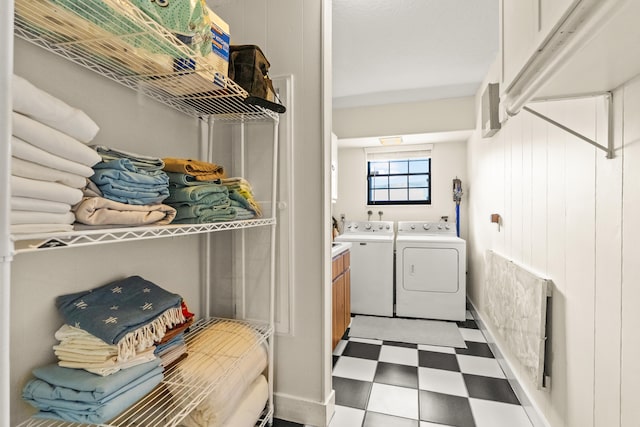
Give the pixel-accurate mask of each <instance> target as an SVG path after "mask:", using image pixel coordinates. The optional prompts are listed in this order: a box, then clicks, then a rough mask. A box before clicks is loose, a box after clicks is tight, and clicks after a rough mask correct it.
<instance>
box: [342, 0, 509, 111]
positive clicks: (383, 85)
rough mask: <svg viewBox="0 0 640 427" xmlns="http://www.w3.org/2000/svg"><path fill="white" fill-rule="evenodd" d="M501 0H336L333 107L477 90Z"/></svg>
mask: <svg viewBox="0 0 640 427" xmlns="http://www.w3.org/2000/svg"><path fill="white" fill-rule="evenodd" d="M498 1H499V0H333V40H332V44H333V107H334V108H345V107H358V106H365V105H381V104H389V103H400V102H411V101H420V100H429V99H441V98H453V97H460V96H470V95H473V94H475V92H476V91H477V89H478V88H479V86H480V83H481V82H482V80H483V78H484V77H485V75H486V73H487V70H488V69H489V66H490V64H491V63H492V62H493V60H494V59H495V55H496V53H497V51H498Z"/></svg>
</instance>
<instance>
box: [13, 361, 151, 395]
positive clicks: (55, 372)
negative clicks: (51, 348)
mask: <svg viewBox="0 0 640 427" xmlns="http://www.w3.org/2000/svg"><path fill="white" fill-rule="evenodd" d="M160 372H162V367H161V366H160V360H159V359H156V360H152V361H151V362H147V363H143V364H141V365H136V366H133V367H131V368H128V369H121V370H120V371H118V372H116V373H115V374H111V375H108V376H106V377H103V376H100V375H95V374H92V373H90V372H87V371H85V370H84V369H71V368H63V367H60V366H58V365H57V364H51V365H47V366H43V367H40V368H37V369H34V371H33V375H34V376H35V377H36V378H35V379H33V380H31V381H29V382H28V383H27V384H26V385H25V387H24V389H23V391H22V396H23V397H24V398H25V399H31V400H42V399H45V400H59V399H61V400H71V401H75V402H86V403H99V404H103V403H106V402H108V401H110V400H112V399H113V398H115V397H117V396H118V395H119V394H122V393H124V392H126V391H128V390H129V389H131V388H133V387H137V386H138V385H139V384H142V383H144V382H145V381H146V380H147V379H149V378H151V377H154V376H156V375H157V374H158V373H160Z"/></svg>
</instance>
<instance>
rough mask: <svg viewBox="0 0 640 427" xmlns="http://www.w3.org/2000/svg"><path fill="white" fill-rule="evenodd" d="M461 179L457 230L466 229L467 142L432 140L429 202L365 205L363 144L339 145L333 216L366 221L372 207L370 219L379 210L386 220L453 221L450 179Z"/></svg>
mask: <svg viewBox="0 0 640 427" xmlns="http://www.w3.org/2000/svg"><path fill="white" fill-rule="evenodd" d="M456 177H458V178H459V179H461V180H462V189H463V192H464V193H465V194H464V195H463V198H462V203H461V204H460V218H461V221H460V230H461V231H460V234H461V235H462V237H464V236H465V235H466V230H467V226H466V224H467V214H466V212H467V206H468V200H469V199H468V197H467V188H468V187H467V186H468V182H467V143H466V141H450V142H442V143H436V144H433V149H432V151H431V183H432V189H431V198H432V202H431V204H430V205H419V206H411V205H396V206H367V161H366V157H365V151H364V149H363V148H342V149H338V200H337V201H336V203H334V204H333V209H332V213H333V216H334V217H335V218H336V219H337V220H338V221H339V220H340V215H341V214H345V216H346V219H347V220H351V221H366V220H367V211H368V210H371V211H373V216H372V217H371V219H372V220H378V218H379V217H378V211H382V212H383V216H382V219H383V220H385V221H412V220H413V221H439V220H440V217H441V216H444V215H446V216H448V217H449V222H451V223H452V224H455V219H456V213H455V203H454V202H453V182H452V181H453V179H454V178H456Z"/></svg>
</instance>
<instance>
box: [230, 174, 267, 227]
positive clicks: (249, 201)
mask: <svg viewBox="0 0 640 427" xmlns="http://www.w3.org/2000/svg"><path fill="white" fill-rule="evenodd" d="M221 183H222V185H224V186H226V187H227V188H228V189H229V198H230V199H231V206H234V207H235V208H236V210H238V212H239V216H240V215H242V216H243V218H238V219H249V218H254V217H261V216H262V209H260V205H259V204H258V202H256V200H255V197H254V195H253V189H252V188H251V184H250V183H249V181H247V180H246V179H244V178H242V177H235V178H225V179H223V180H222V181H221Z"/></svg>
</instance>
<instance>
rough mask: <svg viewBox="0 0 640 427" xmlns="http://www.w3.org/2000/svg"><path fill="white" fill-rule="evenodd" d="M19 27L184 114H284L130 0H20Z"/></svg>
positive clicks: (230, 117) (231, 117) (27, 36)
mask: <svg viewBox="0 0 640 427" xmlns="http://www.w3.org/2000/svg"><path fill="white" fill-rule="evenodd" d="M14 27H15V34H16V35H17V36H18V37H20V38H22V39H24V40H26V41H29V42H31V43H33V44H35V45H37V46H40V47H42V48H44V49H46V50H48V51H51V52H53V53H55V54H58V55H60V56H62V57H64V58H66V59H68V60H70V61H72V62H74V63H76V64H79V65H81V66H83V67H86V68H88V69H90V70H92V71H94V72H96V73H98V74H101V75H103V76H105V77H108V78H109V79H111V80H114V81H116V82H118V83H120V84H122V85H124V86H127V87H129V88H131V89H133V90H136V91H140V92H141V93H143V94H145V95H146V96H148V97H150V98H153V99H155V100H156V101H158V102H160V103H163V104H166V105H168V106H170V107H172V108H174V109H176V110H178V111H181V112H182V113H184V114H187V115H189V116H195V117H206V116H215V118H216V120H226V121H248V120H265V119H277V117H278V116H277V114H276V113H275V112H273V111H270V110H267V109H263V108H261V107H258V106H255V105H250V104H247V103H246V102H245V100H246V99H247V97H248V93H247V92H246V91H245V90H244V89H242V88H241V87H240V86H238V85H237V84H236V83H235V82H233V81H232V80H231V79H228V78H225V76H222V77H221V76H220V74H219V73H216V71H217V67H216V65H215V62H214V60H213V59H212V57H211V56H212V55H208V56H202V55H200V54H199V53H197V52H195V51H194V50H192V49H191V48H189V47H188V46H186V45H185V44H183V43H182V42H181V41H180V40H179V39H178V38H177V37H176V36H175V35H174V34H172V33H171V32H169V31H168V30H167V29H165V28H164V27H162V26H161V25H160V24H158V23H156V22H155V21H153V20H152V19H150V18H149V17H148V16H147V15H145V14H144V12H142V11H141V10H140V9H138V8H137V7H135V6H134V5H132V4H131V3H130V2H129V1H128V0H16V1H15V25H14Z"/></svg>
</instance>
